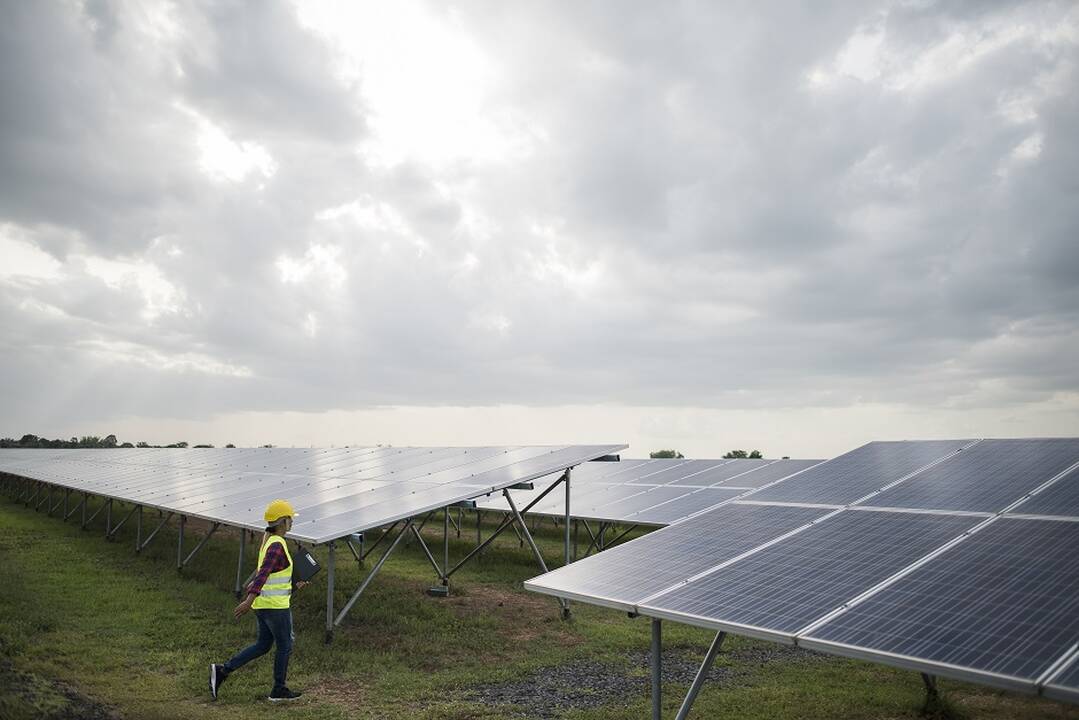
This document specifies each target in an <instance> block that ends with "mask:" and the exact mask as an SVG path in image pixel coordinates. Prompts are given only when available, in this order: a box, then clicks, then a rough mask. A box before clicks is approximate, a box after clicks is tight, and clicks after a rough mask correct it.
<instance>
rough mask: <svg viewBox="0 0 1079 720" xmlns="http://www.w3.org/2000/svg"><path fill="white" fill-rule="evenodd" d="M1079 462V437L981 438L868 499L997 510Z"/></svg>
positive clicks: (903, 504)
mask: <svg viewBox="0 0 1079 720" xmlns="http://www.w3.org/2000/svg"><path fill="white" fill-rule="evenodd" d="M1077 462H1079V439H1072V438H1049V439H1030V440H1028V439H1020V440H982V441H980V442H978V443H976V444H974V445H972V446H971V447H969V448H967V449H965V450H963V451H962V452H959V453H956V454H955V455H953V456H952V457H950V458H949V459H948V460H947V461H945V462H942V463H940V464H939V465H936V466H934V467H932V468H929V469H928V470H925V471H924V472H920V473H918V474H917V475H915V476H914V477H912V478H910V479H908V480H906V481H904V482H902V483H900V484H899V485H896V486H895V487H893V488H891V489H889V490H886V491H884V492H883V493H881V494H880V495H878V496H876V497H874V498H873V499H872V500H871V501H870V502H869V503H868V504H871V505H875V506H878V507H899V508H924V509H936V510H960V511H964V510H965V511H971V512H998V511H1000V510H1003V509H1004V508H1006V507H1007V506H1008V505H1010V504H1011V503H1014V502H1015V501H1016V500H1019V499H1020V498H1022V497H1023V496H1024V495H1026V494H1027V493H1029V492H1030V491H1031V490H1033V489H1035V488H1036V487H1038V486H1039V485H1041V484H1042V483H1044V482H1045V481H1046V480H1049V479H1051V478H1052V477H1053V476H1055V475H1057V474H1059V473H1060V472H1061V471H1063V470H1065V469H1067V468H1068V467H1070V466H1071V465H1073V464H1075V463H1077Z"/></svg>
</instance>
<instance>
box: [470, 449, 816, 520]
mask: <svg viewBox="0 0 1079 720" xmlns="http://www.w3.org/2000/svg"><path fill="white" fill-rule="evenodd" d="M820 462H822V461H821V460H748V459H725V460H682V459H678V460H675V459H652V460H622V461H620V462H609V463H608V462H600V463H588V464H587V465H581V466H580V467H578V468H576V469H574V471H573V475H572V480H571V482H570V511H571V515H572V516H573V517H574V518H579V519H584V520H596V521H599V522H618V523H631V524H640V525H654V526H657V525H658V526H663V525H670V524H671V523H673V522H677V521H679V520H682V519H684V518H686V517H689V516H690V515H693V514H694V513H698V512H701V511H702V510H706V509H708V508H711V507H715V506H716V505H718V504H720V503H722V502H725V501H728V500H732V499H734V498H736V497H739V496H741V495H744V494H746V493H747V492H749V491H751V490H754V489H756V488H760V487H762V486H764V485H767V484H769V483H773V482H775V481H776V480H779V479H781V478H784V477H787V476H789V475H792V474H794V473H797V472H801V471H803V470H805V469H807V468H811V467H813V466H814V465H817V464H818V463H820ZM541 491H542V489H541V488H537V489H536V490H531V491H529V490H514V491H513V492H512V495H513V501H514V503H515V504H516V505H517V507H519V508H521V507H525V506H526V505H528V503H529V502H530V501H531V500H532V499H534V498H535V497H536V496H537V495H538V494H539V493H540V492H541ZM478 505H479V507H481V508H483V509H486V510H501V511H503V512H505V511H508V510H509V506H508V505H507V504H506V501H505V500H504V499H502V498H500V497H492V498H490V499H487V500H483V501H480V502H479V503H478ZM530 513H533V514H537V515H546V516H554V517H562V516H564V515H565V495H564V494H552V495H549V496H548V497H546V498H544V499H543V500H541V501H540V502H539V503H537V504H536V506H535V507H533V508H532V510H531V511H530Z"/></svg>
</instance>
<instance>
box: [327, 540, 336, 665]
mask: <svg viewBox="0 0 1079 720" xmlns="http://www.w3.org/2000/svg"><path fill="white" fill-rule="evenodd" d="M326 547H327V549H328V551H329V555H328V557H327V558H326V644H327V645H329V644H330V643H331V642H333V572H334V554H335V553H334V549H335V545H334V541H333V540H331V541H329V542H328V543H326Z"/></svg>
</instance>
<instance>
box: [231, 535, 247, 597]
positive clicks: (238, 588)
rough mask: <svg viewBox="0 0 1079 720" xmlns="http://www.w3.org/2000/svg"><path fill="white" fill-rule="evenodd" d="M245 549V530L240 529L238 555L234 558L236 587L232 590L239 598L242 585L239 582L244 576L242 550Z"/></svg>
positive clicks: (241, 592)
mask: <svg viewBox="0 0 1079 720" xmlns="http://www.w3.org/2000/svg"><path fill="white" fill-rule="evenodd" d="M246 549H247V531H246V530H241V531H240V556H239V557H238V558H237V560H236V589H235V590H234V591H233V592H235V593H236V599H237V600H239V599H240V596H241V595H242V594H243V587H242V586H241V585H240V583H242V582H243V576H244V550H246Z"/></svg>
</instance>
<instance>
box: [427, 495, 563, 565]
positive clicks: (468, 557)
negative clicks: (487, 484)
mask: <svg viewBox="0 0 1079 720" xmlns="http://www.w3.org/2000/svg"><path fill="white" fill-rule="evenodd" d="M560 482H562V478H559V479H558V480H555V481H554V482H553V483H551V484H550V485H549V486H548V487H547V489H546V490H544V491H543V492H541V493H540V494H539V495H538V496H537V497H535V498H533V499H532V500H531V501H530V502H529V503H528V505H525V507H524V510H523V511H522V512H528V511H529V510H531V509H532V508H533V507H535V506H536V505H537V504H538V503H540V502H542V501H543V498H545V497H547V494H548V493H549V492H551V491H552V490H554V489H555V487H557V486H558V483H560ZM503 494H507V495H508V491H506V490H503ZM479 512H480V511H479V508H476V516H477V517H479ZM513 522H514V521H513V520H504V521H503V522H502V523H500V524H499V526H498V528H496V529H495V531H494V533H493V534H491V536H490V537H488V538H487V539H486V540H484V541H483V542H481V543H479V544H477V545H476V547H475V548H473V549H472V552H470V553H468V554H467V555H465V556H464V557H463V558H461V559H460V560H458V561H457V564H456V565H454V566H453V567H451V568H450V569H449V570H447V571H446V577H449V576H450V575H453V574H454V573H455V572H457V571H458V570H460V569H461V568H462V567H463V566H464V564H465V563H467V562H468V561H469V560H471V559H472V558H474V557H476V556H478V555H479V554H480V553H481V552H482V551H483V549H484V548H485V547H487V546H488V545H490V544H491V543H492V542H493V541H494V539H495V538H496V537H498V536H499V535H500V534H501V533H502V531H503V530H505V529H506V528H507V527H512V525H513ZM476 536H477V537H479V522H478V521H477V523H476Z"/></svg>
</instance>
